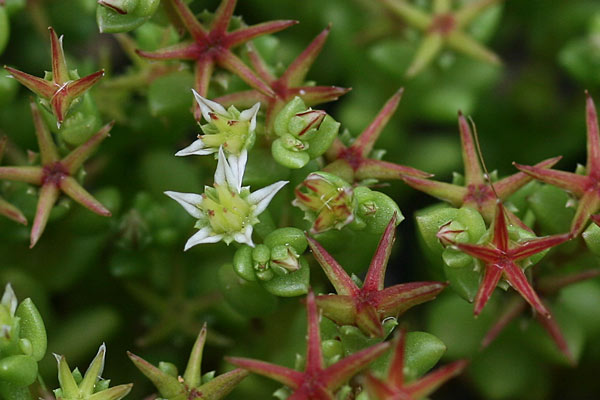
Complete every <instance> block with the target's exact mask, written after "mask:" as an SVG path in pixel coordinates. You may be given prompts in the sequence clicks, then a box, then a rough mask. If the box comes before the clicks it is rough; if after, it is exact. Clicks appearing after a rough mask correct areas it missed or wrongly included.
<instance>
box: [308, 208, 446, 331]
mask: <svg viewBox="0 0 600 400" xmlns="http://www.w3.org/2000/svg"><path fill="white" fill-rule="evenodd" d="M395 228H396V215H395V214H394V216H393V218H392V219H391V220H390V222H389V224H388V225H387V227H386V229H385V232H384V233H383V236H382V238H381V240H380V242H379V245H378V246H377V250H376V252H375V255H374V256H373V259H372V261H371V265H370V266H369V271H368V272H367V275H366V277H365V282H364V284H363V286H362V288H359V287H358V286H357V285H356V283H354V281H353V280H352V278H350V276H348V274H347V273H346V271H345V270H344V269H343V268H342V266H341V265H339V264H338V263H337V261H336V260H335V259H334V258H333V257H332V256H331V255H330V254H329V253H327V251H326V250H325V249H324V248H323V247H322V246H321V245H320V244H319V243H318V242H317V241H316V240H314V239H312V238H310V237H308V236H307V239H308V243H309V245H310V248H311V249H312V251H313V255H314V256H315V258H316V259H317V261H318V262H319V264H320V265H321V267H323V271H325V274H326V275H327V277H328V278H329V280H330V281H331V283H332V284H333V287H334V288H335V290H336V292H337V295H322V296H317V304H318V305H319V308H321V310H323V315H325V316H326V317H327V318H329V319H331V320H333V321H334V322H335V323H337V324H338V325H354V326H357V327H358V328H360V330H361V331H362V332H363V333H365V334H366V335H369V336H372V337H381V336H383V334H384V330H383V326H382V322H381V321H383V320H384V319H385V318H388V317H394V318H397V317H398V315H400V314H402V313H403V312H405V311H406V310H408V309H409V308H411V307H413V306H416V305H418V304H421V303H424V302H426V301H429V300H432V299H434V298H435V297H436V296H437V295H438V294H439V293H440V292H441V291H442V290H443V289H444V288H445V287H446V286H447V284H445V283H441V282H411V283H403V284H399V285H394V286H391V287H389V288H384V287H383V283H384V279H385V271H386V268H387V263H388V259H389V257H390V253H391V251H392V246H393V244H394V236H395Z"/></svg>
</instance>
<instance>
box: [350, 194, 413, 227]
mask: <svg viewBox="0 0 600 400" xmlns="http://www.w3.org/2000/svg"><path fill="white" fill-rule="evenodd" d="M354 201H355V204H356V206H355V207H356V211H355V213H354V216H355V220H354V221H352V223H350V225H349V227H350V228H351V229H353V230H362V229H365V230H366V231H367V232H369V233H372V234H376V235H380V234H381V233H383V231H384V230H385V228H386V226H387V225H388V224H389V222H390V220H391V219H392V216H393V215H394V213H396V225H398V224H400V222H402V221H403V220H404V216H403V215H402V212H401V211H400V208H399V207H398V204H396V202H395V201H394V200H392V199H391V198H390V197H389V196H388V195H386V194H384V193H381V192H378V191H375V190H371V189H369V188H367V187H365V186H359V187H357V188H355V189H354ZM363 224H364V225H363Z"/></svg>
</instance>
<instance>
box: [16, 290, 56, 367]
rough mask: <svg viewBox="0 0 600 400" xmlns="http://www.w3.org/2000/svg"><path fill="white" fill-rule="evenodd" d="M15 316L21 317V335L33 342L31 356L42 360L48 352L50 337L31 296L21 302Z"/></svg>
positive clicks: (36, 359)
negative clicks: (48, 337)
mask: <svg viewBox="0 0 600 400" xmlns="http://www.w3.org/2000/svg"><path fill="white" fill-rule="evenodd" d="M15 316H16V317H18V318H19V319H20V329H19V337H20V338H22V339H27V340H28V341H29V342H30V343H31V349H32V353H31V357H32V358H33V359H34V360H35V361H40V360H41V359H42V358H44V355H45V354H46V347H47V345H48V339H47V337H46V328H45V326H44V321H43V320H42V316H41V315H40V313H39V311H38V309H37V307H36V306H35V304H33V301H31V299H30V298H27V299H25V300H23V301H22V302H21V304H19V306H18V307H17V311H16V312H15Z"/></svg>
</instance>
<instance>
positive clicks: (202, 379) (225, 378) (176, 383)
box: [127, 324, 248, 400]
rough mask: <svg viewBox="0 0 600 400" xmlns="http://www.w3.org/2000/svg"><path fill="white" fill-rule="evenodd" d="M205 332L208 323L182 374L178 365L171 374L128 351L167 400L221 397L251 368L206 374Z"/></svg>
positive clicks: (195, 344)
mask: <svg viewBox="0 0 600 400" xmlns="http://www.w3.org/2000/svg"><path fill="white" fill-rule="evenodd" d="M206 333H207V329H206V324H204V326H203V327H202V329H201V330H200V333H199V334H198V337H197V338H196V342H195V343H194V346H193V348H192V351H191V353H190V357H189V360H188V363H187V366H186V368H185V371H184V373H183V376H178V375H177V372H176V370H177V369H176V368H174V371H175V373H174V374H170V373H168V372H167V371H165V370H163V369H159V368H157V367H155V366H154V365H152V364H150V363H149V362H147V361H146V360H144V359H143V358H141V357H138V356H136V355H135V354H133V353H130V352H127V355H128V356H129V358H130V359H131V361H132V362H133V363H134V364H135V366H136V367H137V368H138V369H139V370H140V371H141V372H142V373H143V374H144V375H146V377H147V378H148V379H150V380H151V381H152V383H153V384H154V386H155V387H156V388H157V389H158V392H159V393H160V395H161V397H163V398H164V399H165V400H180V399H214V400H218V399H222V398H224V397H225V396H227V395H228V394H229V392H231V391H232V390H233V389H234V388H235V387H236V386H237V385H238V383H240V382H241V381H242V379H244V378H245V377H246V376H248V372H247V371H245V370H243V369H234V370H233V371H229V372H226V373H224V374H222V375H219V376H217V377H213V376H212V373H209V374H205V375H204V376H203V375H202V372H201V371H202V370H201V364H202V353H203V350H204V343H205V342H206Z"/></svg>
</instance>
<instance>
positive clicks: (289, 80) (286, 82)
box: [216, 26, 350, 133]
mask: <svg viewBox="0 0 600 400" xmlns="http://www.w3.org/2000/svg"><path fill="white" fill-rule="evenodd" d="M330 30H331V26H328V27H327V28H325V29H324V30H323V31H322V32H321V33H320V34H319V35H317V37H315V38H314V40H313V41H312V42H311V43H310V44H309V45H308V46H307V47H306V49H304V51H303V52H302V53H300V55H298V57H296V59H295V60H294V61H292V63H291V64H290V65H289V66H288V68H287V69H286V70H285V72H284V73H283V74H282V75H281V76H280V77H279V78H277V77H275V76H274V75H273V74H272V73H271V71H270V69H269V67H268V66H267V63H266V62H265V61H264V60H263V59H262V57H261V56H260V54H259V52H258V51H257V50H256V48H255V47H254V45H253V44H252V43H248V44H247V49H248V58H249V59H250V64H251V65H252V67H253V68H254V70H255V71H256V73H257V74H258V76H260V78H261V79H262V80H263V81H264V82H266V83H267V84H268V85H269V86H270V87H271V89H273V92H274V93H275V95H274V96H267V95H265V94H264V93H261V92H260V91H257V90H246V91H242V92H237V93H232V94H228V95H225V96H223V97H219V98H218V99H216V101H217V102H219V103H222V104H235V105H237V106H240V107H242V106H246V105H252V104H254V103H256V102H257V101H260V102H261V103H262V104H263V105H264V106H265V107H266V109H267V114H266V119H265V127H266V130H267V133H270V132H271V131H272V129H273V122H274V120H275V116H276V115H277V114H278V113H279V111H281V109H282V108H283V107H284V106H285V105H286V104H287V103H288V102H290V101H291V100H292V99H293V98H294V97H296V96H297V97H300V98H301V99H302V100H303V101H304V103H305V104H306V106H307V107H312V106H315V105H317V104H321V103H327V102H330V101H334V100H337V99H338V98H339V97H340V96H343V95H344V94H346V93H348V92H349V91H350V89H347V88H342V87H338V86H312V85H308V84H306V74H307V73H308V71H309V70H310V67H311V66H312V65H313V63H314V62H315V60H316V59H317V56H318V55H319V53H320V52H321V50H322V49H323V45H324V44H325V41H326V40H327V36H328V35H329V32H330Z"/></svg>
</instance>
